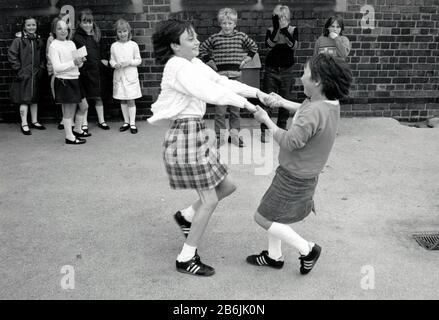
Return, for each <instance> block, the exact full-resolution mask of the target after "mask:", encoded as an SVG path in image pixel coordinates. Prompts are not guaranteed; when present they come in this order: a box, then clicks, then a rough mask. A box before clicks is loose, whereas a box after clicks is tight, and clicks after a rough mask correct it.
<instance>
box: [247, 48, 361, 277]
mask: <svg viewBox="0 0 439 320" xmlns="http://www.w3.org/2000/svg"><path fill="white" fill-rule="evenodd" d="M301 80H302V83H303V86H304V91H305V94H306V95H307V96H308V97H310V99H309V100H306V101H305V102H304V103H303V104H302V105H300V106H299V105H298V104H296V103H293V102H290V101H287V100H281V101H280V103H279V105H281V106H283V107H285V108H287V109H289V110H291V111H295V110H296V109H297V111H296V113H295V115H294V117H293V122H292V125H291V127H290V128H289V129H288V131H286V130H284V129H281V128H279V127H278V126H276V125H275V124H274V123H273V122H272V121H271V119H270V117H269V116H268V114H267V112H266V111H264V110H263V109H261V108H259V107H257V108H258V111H257V112H256V113H255V114H254V116H255V118H256V119H257V120H258V121H260V122H261V123H265V125H267V127H268V128H269V129H270V130H273V135H274V140H275V141H276V142H277V143H278V144H279V147H280V150H279V167H278V168H277V170H276V175H275V177H274V179H273V182H272V183H271V186H270V187H269V188H268V190H267V191H266V193H265V195H264V196H263V198H262V200H261V203H260V204H259V207H258V209H257V211H256V213H255V221H256V223H258V224H259V225H260V226H261V227H263V228H264V229H265V230H267V233H268V250H264V251H262V252H261V253H260V254H257V255H251V256H248V257H247V262H248V263H250V264H253V265H257V266H269V267H273V268H276V269H280V268H282V267H283V265H284V261H283V257H282V251H281V242H282V241H284V242H286V243H288V244H289V245H292V246H293V247H295V248H296V249H298V250H299V252H300V258H299V259H300V273H301V274H307V273H308V272H310V271H311V269H312V268H313V267H314V264H315V263H316V261H317V259H318V258H319V256H320V252H321V247H320V246H319V245H317V244H314V243H312V242H309V241H307V240H305V239H303V238H302V237H301V236H300V235H299V234H297V233H296V232H295V231H294V230H293V229H292V228H291V227H290V226H289V224H291V223H294V222H297V221H301V220H303V219H304V218H305V217H306V216H308V214H309V213H310V212H311V210H314V201H313V195H314V191H315V189H316V186H317V181H318V176H319V174H320V172H321V171H322V169H323V167H324V166H325V163H326V161H327V160H328V157H329V153H330V152H331V149H332V146H333V144H334V140H335V135H336V132H337V127H338V122H339V119H340V104H339V102H338V99H340V98H342V97H345V96H347V95H348V93H349V87H350V84H351V82H352V75H351V72H350V70H349V66H348V65H347V63H346V62H344V61H343V60H341V59H338V58H334V57H332V56H330V55H327V54H319V55H317V56H313V57H311V58H310V59H309V60H308V62H307V63H306V64H305V69H304V72H303V76H302V79H301Z"/></svg>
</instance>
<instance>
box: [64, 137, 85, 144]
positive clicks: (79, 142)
mask: <svg viewBox="0 0 439 320" xmlns="http://www.w3.org/2000/svg"><path fill="white" fill-rule="evenodd" d="M86 142H87V140H85V139H81V138H76V139H75V140H73V141H72V140H69V139H67V138H66V144H84V143H86Z"/></svg>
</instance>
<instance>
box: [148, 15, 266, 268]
mask: <svg viewBox="0 0 439 320" xmlns="http://www.w3.org/2000/svg"><path fill="white" fill-rule="evenodd" d="M199 44H200V42H199V41H198V39H197V34H196V33H195V30H194V28H193V27H192V25H191V24H190V23H188V22H183V21H180V20H173V19H171V20H167V21H164V22H162V23H161V24H159V25H158V27H157V29H156V31H155V33H154V34H153V47H154V54H155V57H156V59H157V60H158V62H159V63H165V64H166V65H165V68H164V71H163V77H162V83H161V92H160V95H159V97H158V99H157V101H156V102H155V103H154V104H153V105H152V107H151V110H152V112H153V114H154V115H153V116H152V117H151V118H149V119H148V121H149V122H150V123H155V122H156V121H158V120H162V119H170V120H172V123H171V126H170V129H169V130H168V132H167V134H166V137H165V141H164V150H163V160H164V162H165V167H166V171H167V173H168V177H169V181H170V185H171V188H173V189H194V190H196V192H197V194H198V196H199V199H198V200H197V201H196V202H195V203H194V204H192V205H191V206H190V207H189V208H187V209H186V210H185V212H186V214H185V215H182V213H181V212H180V211H178V212H177V213H176V214H175V216H174V217H175V219H176V220H177V222H178V224H179V226H180V228H181V229H182V231H183V232H184V234H185V235H186V234H187V231H188V229H189V228H190V231H189V234H188V236H187V240H186V242H185V244H184V245H183V248H182V250H181V252H180V254H179V255H178V257H177V261H176V267H177V270H178V271H180V272H184V273H189V274H192V275H198V276H211V275H213V274H214V272H215V270H214V269H213V268H212V267H210V266H208V265H206V264H204V263H202V262H201V260H200V257H199V255H198V253H197V247H198V246H199V244H200V243H201V238H202V236H203V234H204V231H205V229H206V227H207V224H208V222H209V220H210V217H211V215H212V213H213V211H214V210H215V208H216V206H217V204H218V202H219V201H220V200H222V199H224V198H225V197H227V196H229V195H230V194H231V193H233V192H234V191H235V188H236V187H235V185H234V184H233V182H232V181H231V180H230V178H229V177H228V176H227V167H226V166H225V165H224V164H223V163H222V162H221V161H220V158H219V153H218V152H217V149H216V146H215V141H212V140H214V139H215V138H213V139H212V137H211V136H210V135H208V132H207V130H206V126H205V124H204V121H203V116H204V114H205V112H206V102H207V103H212V104H221V105H232V106H235V107H240V108H247V109H249V110H250V111H254V110H256V108H255V106H254V105H252V104H251V103H249V102H248V101H247V100H246V99H245V98H243V96H248V97H257V96H258V97H260V98H264V96H266V95H264V94H263V93H262V92H260V91H259V90H258V89H256V88H252V87H249V86H247V85H245V84H242V83H240V82H238V81H233V80H229V79H227V77H224V76H221V75H219V74H217V73H216V72H214V71H213V70H212V69H211V68H209V67H208V66H206V65H205V64H204V63H203V62H202V61H201V60H199V59H197V58H196V57H197V56H198V54H199Z"/></svg>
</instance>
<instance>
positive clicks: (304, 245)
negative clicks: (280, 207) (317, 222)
mask: <svg viewBox="0 0 439 320" xmlns="http://www.w3.org/2000/svg"><path fill="white" fill-rule="evenodd" d="M267 231H268V233H269V234H271V235H273V236H275V237H277V238H279V239H281V240H282V241H285V242H286V243H288V244H290V245H292V246H293V247H295V248H297V249H298V250H299V252H300V254H302V255H305V256H306V255H308V253H309V251H310V243H309V242H308V241H306V240H305V239H303V238H302V237H301V236H299V235H298V234H297V233H296V232H295V231H294V230H293V229H292V228H291V227H290V226H288V225H286V224H282V223H277V222H273V223H272V224H271V226H270V228H268V230H267Z"/></svg>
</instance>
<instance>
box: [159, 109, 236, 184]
mask: <svg viewBox="0 0 439 320" xmlns="http://www.w3.org/2000/svg"><path fill="white" fill-rule="evenodd" d="M163 147H164V149H163V161H164V163H165V168H166V172H167V174H168V177H169V184H170V185H171V188H172V189H197V190H207V189H212V188H215V187H216V186H217V185H218V184H219V183H220V182H221V181H223V180H224V179H225V177H226V176H227V173H228V172H227V166H226V165H225V164H223V163H221V161H220V156H219V153H218V150H217V149H216V136H215V132H214V131H213V130H210V131H207V130H206V126H205V123H204V121H203V120H202V119H201V118H184V119H176V120H174V121H173V122H172V124H171V126H170V128H169V130H168V131H167V133H166V136H165V141H164V143H163Z"/></svg>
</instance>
